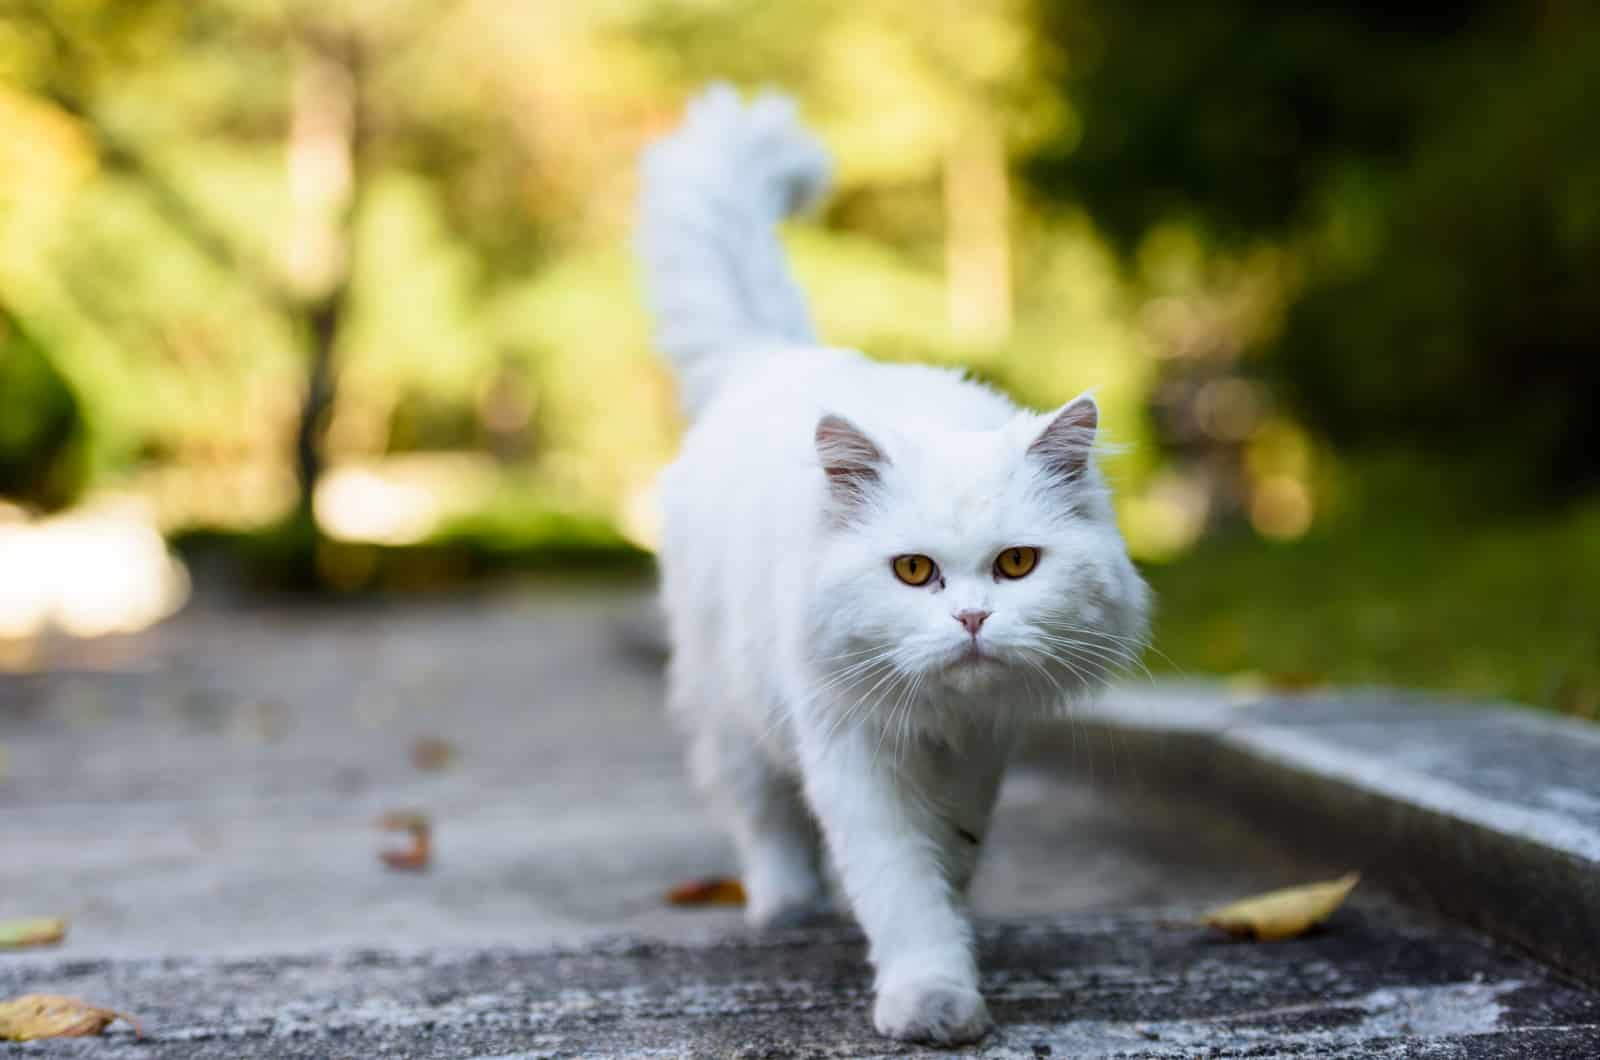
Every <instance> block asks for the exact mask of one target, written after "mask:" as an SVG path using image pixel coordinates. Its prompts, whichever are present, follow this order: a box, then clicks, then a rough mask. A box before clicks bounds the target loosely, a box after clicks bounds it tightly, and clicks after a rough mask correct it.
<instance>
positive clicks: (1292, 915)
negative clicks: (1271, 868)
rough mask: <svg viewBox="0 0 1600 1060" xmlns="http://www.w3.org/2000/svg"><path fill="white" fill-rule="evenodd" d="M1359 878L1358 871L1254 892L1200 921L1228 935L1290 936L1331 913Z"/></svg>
mask: <svg viewBox="0 0 1600 1060" xmlns="http://www.w3.org/2000/svg"><path fill="white" fill-rule="evenodd" d="M1360 880H1361V876H1360V874H1359V873H1355V872H1352V873H1350V874H1349V875H1346V876H1341V877H1340V878H1339V879H1337V880H1328V881H1326V882H1324V883H1309V884H1306V885H1305V886H1303V887H1288V888H1285V889H1284V890H1281V891H1271V892H1269V893H1267V894H1258V895H1256V896H1255V897H1253V898H1246V899H1244V900H1242V901H1238V902H1234V903H1232V904H1231V905H1225V906H1221V907H1219V908H1217V909H1213V910H1211V912H1209V913H1207V914H1206V915H1205V916H1203V917H1201V918H1200V922H1201V923H1202V924H1206V925H1209V926H1210V927H1216V928H1221V929H1222V930H1223V931H1226V932H1228V934H1230V935H1242V936H1246V937H1253V938H1257V939H1262V940H1272V939H1289V938H1294V937H1295V936H1297V935H1304V934H1305V933H1306V932H1307V931H1310V930H1311V929H1312V928H1314V927H1316V926H1317V925H1318V924H1320V923H1322V922H1323V921H1324V920H1326V919H1328V917H1330V916H1332V915H1333V913H1334V910H1336V909H1338V908H1339V906H1340V905H1342V904H1343V903H1344V900H1345V898H1346V897H1348V896H1349V894H1350V892H1351V891H1353V890H1355V886H1356V884H1357V883H1358V882H1360Z"/></svg>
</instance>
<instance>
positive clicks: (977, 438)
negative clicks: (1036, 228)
mask: <svg viewBox="0 0 1600 1060" xmlns="http://www.w3.org/2000/svg"><path fill="white" fill-rule="evenodd" d="M1096 418H1097V412H1096V410H1095V408H1094V405H1093V403H1092V401H1089V400H1088V399H1080V400H1079V401H1078V402H1074V403H1073V404H1072V405H1069V406H1068V407H1067V408H1066V409H1065V410H1063V411H1062V412H1061V413H1059V414H1058V415H1057V416H1055V417H1054V418H1053V419H1051V418H1042V417H1035V416H1030V415H1020V416H1019V417H1018V418H1017V419H1016V420H1015V421H1014V422H1013V423H1011V424H1009V425H1008V426H1006V427H1005V428H1002V429H1000V430H996V431H985V432H975V433H945V434H938V435H934V436H930V437H925V438H918V439H896V438H883V439H878V438H869V437H867V436H866V435H864V434H862V433H861V432H860V431H859V430H858V429H856V428H854V427H853V426H852V425H850V424H848V423H847V422H845V421H840V420H834V419H831V418H827V419H824V420H823V422H822V424H821V425H819V429H818V450H819V456H820V457H821V458H822V461H823V466H824V470H826V471H827V472H828V475H829V483H830V491H829V499H830V504H831V505H832V507H831V509H830V523H831V525H830V528H829V531H828V534H827V542H826V544H825V545H824V549H823V553H822V562H821V564H820V568H819V581H818V583H817V585H816V590H817V591H816V596H815V597H814V601H815V604H814V610H813V615H812V618H813V632H814V634H815V636H814V639H813V643H814V644H815V645H816V647H815V651H816V661H817V662H818V663H819V664H820V669H821V670H822V671H823V672H824V673H825V674H826V675H827V676H828V678H829V679H830V680H835V681H836V682H837V683H836V685H835V687H837V688H840V689H843V690H845V691H844V692H843V693H842V697H843V698H852V697H861V696H866V697H868V698H873V697H879V698H883V699H885V700H886V701H888V702H890V703H892V704H899V703H902V702H903V703H906V704H911V703H913V702H914V701H916V700H917V699H918V698H919V697H930V696H931V697H935V698H937V697H940V696H943V697H945V698H959V697H960V696H962V695H966V694H971V693H980V692H1002V691H1004V692H1006V693H1007V694H1012V695H1019V696H1021V698H1023V699H1027V700H1037V701H1038V702H1039V703H1041V704H1042V703H1045V702H1049V703H1054V702H1056V701H1058V700H1060V699H1062V698H1067V697H1070V696H1071V695H1073V694H1075V693H1078V692H1081V691H1084V690H1086V689H1087V688H1089V687H1091V686H1093V685H1095V684H1097V683H1098V682H1099V680H1100V678H1101V677H1102V676H1103V675H1104V673H1105V672H1106V671H1107V670H1108V669H1112V668H1116V667H1118V666H1120V665H1123V664H1127V663H1130V662H1131V661H1132V660H1133V659H1135V658H1136V657H1137V653H1138V649H1139V647H1140V644H1141V641H1142V638H1143V636H1144V633H1145V609H1146V595H1147V593H1146V589H1145V586H1144V583H1143V582H1142V581H1141V580H1140V579H1139V576H1138V575H1137V574H1136V573H1135V572H1134V570H1133V567H1132V565H1131V564H1130V563H1129V561H1128V558H1127V554H1126V551H1125V549H1124V547H1123V543H1122V539H1121V537H1120V535H1119V534H1118V533H1117V530H1116V527H1115V525H1114V523H1113V521H1112V517H1111V513H1110V508H1109V504H1108V503H1107V499H1106V496H1105V488H1104V486H1103V484H1102V482H1101V480H1100V477H1099V475H1098V474H1097V472H1096V471H1095V469H1094V467H1093V465H1092V462H1091V460H1090V451H1089V450H1090V446H1091V445H1092V443H1093V436H1094V429H1095V426H1096ZM897 560H898V563H897Z"/></svg>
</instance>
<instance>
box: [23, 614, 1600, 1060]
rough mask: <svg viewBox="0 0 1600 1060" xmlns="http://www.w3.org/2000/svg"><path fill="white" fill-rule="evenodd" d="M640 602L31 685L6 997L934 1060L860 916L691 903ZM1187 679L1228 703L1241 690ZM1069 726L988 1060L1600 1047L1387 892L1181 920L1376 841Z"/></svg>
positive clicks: (291, 625) (291, 631) (317, 1046)
mask: <svg viewBox="0 0 1600 1060" xmlns="http://www.w3.org/2000/svg"><path fill="white" fill-rule="evenodd" d="M640 603H641V596H640V595H639V594H638V593H635V592H628V591H608V592H603V593H596V592H582V593H579V592H576V591H573V590H570V589H568V590H545V591H538V592H528V591H520V592H507V593H501V594H497V595H489V596H482V597H475V598H471V599H456V600H436V601H433V602H429V603H426V604H417V603H408V604H407V605H406V606H404V607H383V606H378V605H362V606H352V607H348V608H342V609H334V610H326V609H322V610H313V609H305V608H291V607H270V608H254V609H249V610H236V609H232V608H227V607H213V608H209V609H207V608H197V609H194V610H191V611H190V612H189V613H186V614H185V615H183V616H180V618H178V619H177V620H175V621H174V622H171V623H169V624H167V625H165V626H162V627H160V628H158V629H156V630H154V631H151V632H149V633H147V634H144V635H141V636H139V637H136V638H130V639H126V640H122V641H114V642H103V643H98V644H95V645H91V646H87V647H84V646H78V647H67V646H62V647H61V648H60V650H59V651H58V652H57V654H56V655H55V657H54V659H53V663H54V665H53V667H52V669H51V671H50V672H49V673H45V674H41V675H35V676H26V677H21V676H15V675H13V676H0V918H4V917H12V916H46V915H62V916H66V917H68V918H70V920H71V921H72V927H71V933H70V935H69V937H68V939H67V941H66V943H65V945H64V946H62V947H60V948H58V949H54V950H51V951H38V952H33V953H27V954H21V955H0V997H3V996H8V995H10V994H15V993H20V992H23V991H60V992H66V993H71V994H77V995H81V996H85V997H88V998H90V999H91V1000H94V1001H96V1002H98V1003H102V1004H106V1005H110V1006H112V1007H117V1008H122V1009H126V1010H128V1011H131V1012H133V1013H135V1014H137V1015H139V1016H140V1017H141V1018H142V1019H143V1020H144V1021H145V1023H146V1027H147V1030H148V1031H149V1032H150V1038H149V1040H147V1041H144V1042H142V1043H141V1042H138V1041H135V1040H134V1039H132V1038H131V1037H129V1036H127V1035H126V1034H124V1033H122V1032H117V1033H116V1034H115V1035H113V1036H112V1037H111V1038H109V1039H101V1040H98V1041H93V1042H87V1043H51V1044H39V1045H31V1046H27V1047H18V1048H19V1050H20V1052H21V1053H22V1054H26V1055H50V1056H54V1055H64V1056H65V1055H80V1054H82V1055H90V1054H92V1055H95V1056H116V1057H121V1056H151V1057H155V1056H176V1057H223V1056H227V1057H253V1056H307V1057H309V1056H329V1057H336V1056H339V1057H342V1056H349V1057H372V1056H424V1057H425V1056H452V1057H458V1056H459V1057H466V1056H480V1055H481V1056H524V1055H526V1056H546V1055H549V1056H555V1055H561V1056H605V1055H655V1056H727V1055H746V1056H791V1055H820V1056H868V1055H878V1054H880V1053H882V1054H885V1055H888V1054H895V1053H903V1052H907V1051H911V1050H909V1049H899V1048H897V1047H896V1048H891V1047H887V1046H885V1044H884V1043H881V1042H879V1041H877V1040H876V1039H875V1038H873V1037H872V1036H871V1035H870V1027H869V1025H868V1019H867V1012H868V1009H867V1001H866V978H865V976H866V972H865V968H864V965H863V963H862V960H861V953H860V943H859V940H858V939H857V938H856V936H855V935H854V933H853V932H852V931H851V930H850V929H849V928H848V927H844V926H839V927H833V928H822V929H818V930H816V931H813V932H810V933H804V934H799V935H791V936H780V937H775V938H768V939H756V938H751V937H749V936H748V935H747V934H746V933H745V932H744V930H743V929H742V927H741V926H740V924H739V921H738V917H737V914H736V913H735V912H733V911H729V910H680V909H672V908H669V907H667V906H666V905H665V904H664V903H663V902H662V900H661V895H662V892H663V891H664V890H665V888H666V887H668V886H669V885H671V884H673V883H676V882H678V881H680V880H683V879H687V878H690V877H695V876H700V875H706V874H714V873H720V872H725V871H729V870H731V868H732V859H731V855H730V852H729V850H728V848H727V846H726V844H725V842H724V841H723V840H722V838H721V836H720V834H719V833H718V832H717V831H716V829H715V828H714V827H713V826H712V824H711V823H710V822H709V820H708V819H707V818H706V816H705V814H704V812H703V811H702V809H701V807H700V805H699V802H698V801H697V799H696V798H695V797H694V795H693V794H692V792H691V791H690V790H689V789H688V786H687V784H686V782H685V780H684V777H683V772H682V770H681V767H680V764H679V752H678V747H677V743H676V741H675V740H674V739H673V737H672V734H671V733H670V731H669V728H668V726H667V724H666V721H665V718H664V717H663V715H662V712H661V710H660V706H659V700H660V695H661V689H660V673H659V668H658V666H657V665H656V663H655V661H654V660H653V659H652V658H651V653H650V652H649V651H643V652H638V651H620V650H618V647H617V639H616V636H615V634H616V630H617V627H618V623H619V622H621V623H627V622H629V621H631V619H632V618H633V617H634V616H636V615H637V614H638V613H639V612H638V609H639V607H640ZM1163 694H1164V693H1161V692H1160V690H1151V689H1148V688H1147V689H1145V690H1143V691H1140V692H1139V693H1137V695H1136V696H1135V699H1136V700H1137V701H1138V702H1139V703H1142V704H1145V705H1146V706H1147V707H1149V708H1150V709H1154V708H1155V707H1159V706H1160V705H1161V699H1162V695H1163ZM1185 702H1186V703H1189V704H1191V706H1190V708H1188V709H1190V710H1191V711H1192V715H1193V718H1192V720H1193V722H1194V724H1195V725H1196V726H1198V727H1202V728H1203V727H1204V726H1205V725H1206V724H1207V723H1206V722H1205V721H1204V720H1203V717H1202V716H1203V715H1204V714H1205V712H1206V711H1208V710H1211V709H1212V708H1213V707H1216V706H1217V705H1216V704H1215V703H1212V702H1211V701H1210V700H1208V698H1207V695H1206V694H1198V693H1196V692H1194V691H1192V690H1185V691H1182V692H1180V693H1175V694H1174V696H1173V698H1172V699H1171V703H1172V704H1178V703H1185ZM1218 709H1221V708H1218ZM1108 732H1110V733H1111V734H1110V736H1109V738H1108V736H1107V733H1108ZM1145 735H1146V736H1148V737H1149V738H1150V739H1151V740H1154V741H1155V743H1156V744H1158V745H1161V746H1165V747H1166V748H1167V749H1168V751H1169V752H1173V751H1174V750H1175V749H1176V748H1178V747H1180V746H1181V745H1182V744H1183V741H1182V739H1180V738H1178V737H1173V736H1171V734H1170V733H1169V732H1167V731H1166V730H1164V729H1163V730H1159V731H1158V730H1149V729H1147V730H1145ZM424 737H434V738H443V739H446V740H448V741H449V742H450V743H451V744H452V745H454V746H455V748H456V749H457V754H456V756H455V757H454V759H453V760H452V761H451V762H450V763H449V764H448V765H447V766H446V768H443V769H440V770H436V771H429V770H421V769H419V768H417V766H415V765H414V764H413V763H412V761H411V760H410V750H411V748H412V746H413V744H414V743H415V742H416V741H417V740H418V739H420V738H424ZM1055 739H1056V741H1057V744H1056V746H1055V747H1054V748H1053V750H1052V752H1051V754H1050V755H1048V756H1046V757H1045V758H1044V759H1041V760H1040V761H1038V762H1036V763H1034V764H1031V765H1024V766H1023V767H1022V768H1019V769H1018V770H1016V771H1015V772H1014V774H1013V775H1012V776H1011V778H1010V779H1009V780H1008V782H1007V785H1006V787H1005V789H1004V792H1003V795H1002V799H1001V805H1000V809H999V812H998V816H997V820H996V826H995V829H994V832H993V834H992V838H991V842H990V846H989V849H988V850H987V851H986V854H985V861H984V864H983V867H982V869H981V871H980V873H979V877H978V880H977V884H976V888H975V906H976V908H977V909H978V911H979V913H980V917H981V922H982V924H983V925H984V928H983V931H984V939H985V948H986V953H987V958H986V959H987V962H988V965H987V967H988V972H987V975H988V979H987V980H986V988H987V989H988V990H989V991H990V992H991V995H992V996H993V997H994V998H995V1005H994V1009H995V1013H996V1016H997V1018H998V1019H999V1020H1000V1021H1001V1023H1002V1029H1001V1031H1000V1032H999V1034H998V1035H997V1036H996V1037H994V1038H992V1039H990V1040H989V1041H988V1042H986V1043H985V1045H984V1046H983V1048H982V1049H981V1050H980V1054H981V1055H991V1056H1043V1055H1055V1056H1063V1055H1071V1056H1112V1055H1130V1056H1134V1055H1137V1056H1192V1055H1217V1056H1245V1055H1267V1056H1276V1055H1286V1054H1293V1055H1309V1056H1334V1055H1439V1056H1518V1057H1520V1056H1593V1055H1596V1054H1597V1049H1596V1048H1595V1046H1596V1042H1597V1041H1600V1031H1597V1030H1596V1024H1597V1017H1596V1009H1595V1006H1596V1004H1597V995H1596V994H1595V993H1594V992H1592V991H1587V990H1585V989H1582V988H1577V987H1572V986H1568V985H1565V984H1563V983H1562V982H1561V981H1560V980H1559V979H1558V978H1556V977H1555V976H1553V975H1552V974H1551V973H1550V972H1548V971H1547V970H1546V969H1545V968H1543V967H1542V966H1541V965H1539V964H1537V963H1535V962H1533V961H1530V960H1528V959H1526V958H1523V957H1518V956H1515V955H1514V954H1511V953H1508V952H1506V951H1504V950H1500V949H1497V948H1495V947H1493V946H1491V945H1489V944H1487V943H1485V942H1483V941H1482V940H1480V939H1478V938H1477V937H1475V936H1473V935H1470V934H1468V933H1467V932H1465V931H1463V930H1461V929H1457V928H1453V927H1450V926H1448V925H1447V924H1445V923H1443V922H1440V921H1436V920H1433V919H1431V918H1429V917H1428V916H1426V915H1424V914H1419V913H1416V912H1412V911H1409V910H1408V909H1406V908H1405V907H1402V906H1399V905H1396V904H1394V903H1393V902H1392V901H1391V900H1389V898H1387V897H1386V896H1385V895H1384V894H1383V893H1382V892H1381V891H1379V890H1377V889H1376V888H1372V887H1367V886H1364V887H1363V888H1362V890H1360V891H1358V892H1357V895H1356V897H1355V899H1354V900H1353V902H1352V904H1351V906H1350V907H1349V908H1347V909H1346V910H1345V911H1343V912H1341V914H1340V916H1339V917H1338V918H1337V919H1336V920H1335V921H1334V923H1333V924H1332V925H1330V927H1329V928H1328V929H1327V930H1326V931H1324V932H1323V933H1321V934H1319V935H1317V936H1314V937H1312V938H1308V939H1305V940H1301V941H1297V942H1293V943H1286V944H1282V945H1278V946H1251V945H1238V944H1229V943H1219V942H1218V941H1217V940H1215V939H1212V938H1211V937H1209V936H1208V935H1206V934H1204V933H1200V932H1196V931H1193V930H1188V929H1182V928H1173V927H1171V926H1170V923H1169V922H1171V921H1175V920H1179V919H1183V918H1185V917H1191V916H1192V915H1193V914H1194V913H1195V912H1197V911H1198V910H1200V909H1202V908H1204V907H1206V906H1208V905H1210V904H1213V903H1214V902H1217V901H1221V900H1226V899H1229V898H1233V897H1238V896H1240V895H1243V894H1248V893H1252V892H1254V891H1257V890H1261V889H1265V888H1268V887H1274V886H1280V885H1284V884H1288V883H1292V882H1301V881H1304V880H1308V879H1316V878H1321V877H1324V876H1326V875H1329V874H1332V873H1334V872H1337V871H1342V870H1343V869H1344V868H1346V867H1348V862H1347V861H1345V860H1343V857H1342V855H1335V856H1333V857H1329V856H1327V854H1326V852H1323V851H1318V850H1307V851H1303V852H1296V851H1295V850H1294V845H1293V844H1287V843H1284V842H1282V841H1281V840H1279V839H1277V838H1269V833H1268V832H1266V831H1258V830H1257V826H1256V824H1255V823H1254V822H1253V821H1252V819H1251V818H1250V817H1249V816H1248V815H1244V814H1236V813H1233V812H1231V811H1227V812H1218V810H1219V808H1218V807H1217V806H1216V805H1213V804H1211V803H1209V802H1208V801H1207V800H1204V799H1196V798H1187V797H1186V798H1181V799H1173V798H1171V797H1169V795H1170V791H1171V790H1172V789H1170V788H1169V781H1170V780H1171V779H1172V778H1171V777H1170V776H1169V773H1170V774H1176V773H1180V772H1181V770H1182V768H1186V767H1185V766H1184V765H1183V759H1182V758H1181V756H1180V757H1176V758H1175V757H1167V758H1162V757H1160V756H1156V757H1152V756H1150V755H1149V754H1147V753H1146V751H1147V750H1148V746H1147V745H1146V744H1143V743H1141V737H1140V736H1139V735H1138V730H1136V729H1133V728H1129V729H1126V730H1125V735H1124V737H1122V738H1119V737H1118V736H1117V735H1116V732H1115V731H1111V730H1108V729H1105V728H1103V727H1102V728H1098V729H1097V727H1096V725H1095V724H1094V723H1092V722H1088V721H1084V722H1082V723H1080V724H1077V725H1074V726H1072V727H1069V728H1067V729H1065V730H1063V731H1061V732H1059V733H1058V734H1057V736H1056V737H1055ZM401 808H406V809H410V808H414V809H418V810H421V811H424V812H426V813H427V814H428V815H429V816H430V817H431V819H432V820H433V822H434V825H435V846H436V851H435V862H434V864H433V865H432V867H431V868H430V869H429V870H428V871H426V872H423V873H416V874H410V873H399V872H394V871H391V870H388V869H386V868H385V867H384V866H383V865H382V864H381V863H380V862H379V860H378V857H377V852H378V849H379V848H380V846H382V845H384V844H385V843H386V842H387V841H388V840H387V839H386V837H384V836H382V835H381V834H380V833H379V832H377V831H376V830H375V829H374V827H373V821H374V819H375V818H376V817H377V816H378V815H379V814H380V813H383V812H385V811H388V810H392V809H401ZM1222 809H1223V810H1224V811H1226V810H1227V808H1226V807H1222ZM607 940H611V941H607ZM618 940H621V941H618ZM1208 1050H1209V1052H1207V1051H1208ZM1419 1050H1420V1051H1419Z"/></svg>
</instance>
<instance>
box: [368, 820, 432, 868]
mask: <svg viewBox="0 0 1600 1060" xmlns="http://www.w3.org/2000/svg"><path fill="white" fill-rule="evenodd" d="M378 827H379V828H382V829H383V830H384V831H387V832H405V833H407V834H409V835H410V836H411V845H410V846H408V847H404V848H402V849H399V850H380V851H379V852H378V857H380V858H382V859H383V863H384V864H385V865H387V866H389V867H390V868H391V869H401V870H403V871H408V872H418V871H420V870H422V869H425V868H427V867H428V863H429V862H430V861H431V860H432V859H433V826H432V825H430V824H429V823H428V818H427V817H426V816H424V815H423V814H420V813H415V812H412V811H408V810H397V811H394V812H392V813H386V814H384V815H383V816H382V817H380V818H379V819H378Z"/></svg>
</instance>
